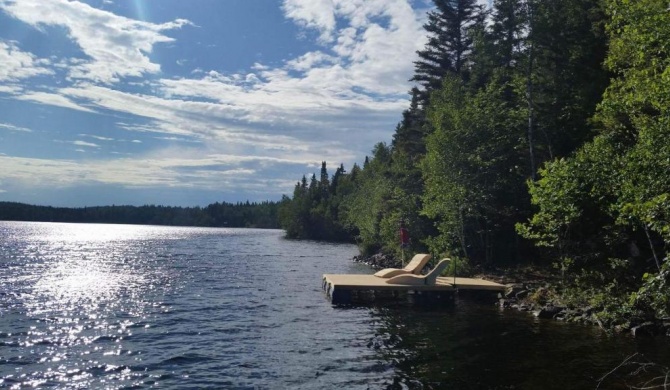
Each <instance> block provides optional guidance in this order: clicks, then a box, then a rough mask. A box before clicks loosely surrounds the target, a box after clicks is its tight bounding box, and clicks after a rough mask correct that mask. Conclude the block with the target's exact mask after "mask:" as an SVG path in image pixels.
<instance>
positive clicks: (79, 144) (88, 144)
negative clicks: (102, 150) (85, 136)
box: [72, 140, 100, 148]
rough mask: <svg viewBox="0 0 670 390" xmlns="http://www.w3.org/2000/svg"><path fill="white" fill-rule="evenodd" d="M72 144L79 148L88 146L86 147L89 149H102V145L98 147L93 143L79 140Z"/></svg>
mask: <svg viewBox="0 0 670 390" xmlns="http://www.w3.org/2000/svg"><path fill="white" fill-rule="evenodd" d="M72 144H73V145H77V146H86V147H89V148H99V147H100V145H98V144H94V143H92V142H86V141H79V140H77V141H73V142H72Z"/></svg>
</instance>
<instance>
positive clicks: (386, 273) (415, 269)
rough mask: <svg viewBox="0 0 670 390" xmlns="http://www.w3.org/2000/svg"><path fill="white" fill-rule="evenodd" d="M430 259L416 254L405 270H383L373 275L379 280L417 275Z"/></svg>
mask: <svg viewBox="0 0 670 390" xmlns="http://www.w3.org/2000/svg"><path fill="white" fill-rule="evenodd" d="M430 257H431V256H430V255H427V254H425V253H418V254H416V255H414V257H412V260H411V261H410V262H409V263H407V265H406V266H405V268H385V269H383V270H381V271H378V272H377V273H375V276H376V277H379V278H391V277H394V276H397V275H405V274H418V273H420V272H421V270H422V269H423V267H425V266H426V264H427V263H428V260H430Z"/></svg>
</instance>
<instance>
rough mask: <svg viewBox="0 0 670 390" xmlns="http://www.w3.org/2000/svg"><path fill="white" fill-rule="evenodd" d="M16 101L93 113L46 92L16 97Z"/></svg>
mask: <svg viewBox="0 0 670 390" xmlns="http://www.w3.org/2000/svg"><path fill="white" fill-rule="evenodd" d="M16 99H19V100H26V101H31V102H35V103H41V104H48V105H52V106H58V107H63V108H70V109H73V110H78V111H84V112H94V111H93V110H91V109H89V108H86V107H84V106H81V105H79V104H77V103H75V102H73V101H72V100H70V99H68V98H67V97H65V96H63V95H59V94H56V93H48V92H30V93H26V94H22V95H18V96H16Z"/></svg>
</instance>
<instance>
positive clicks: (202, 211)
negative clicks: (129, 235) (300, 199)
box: [0, 202, 279, 229]
mask: <svg viewBox="0 0 670 390" xmlns="http://www.w3.org/2000/svg"><path fill="white" fill-rule="evenodd" d="M278 208H279V204H278V203H277V202H261V203H249V202H245V203H242V202H239V203H235V204H232V203H225V202H224V203H218V202H217V203H212V204H210V205H208V206H207V207H204V208H201V207H170V206H154V205H146V206H139V207H137V206H99V207H81V208H66V207H51V206H34V205H27V204H23V203H15V202H0V221H43V222H76V223H118V224H141V225H170V226H204V227H248V228H270V229H276V228H279V225H278V222H277V212H278Z"/></svg>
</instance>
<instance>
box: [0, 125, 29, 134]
mask: <svg viewBox="0 0 670 390" xmlns="http://www.w3.org/2000/svg"><path fill="white" fill-rule="evenodd" d="M0 129H6V130H9V131H21V132H25V133H32V132H33V131H32V130H30V129H27V128H25V127H19V126H14V125H10V124H9V123H0Z"/></svg>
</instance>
